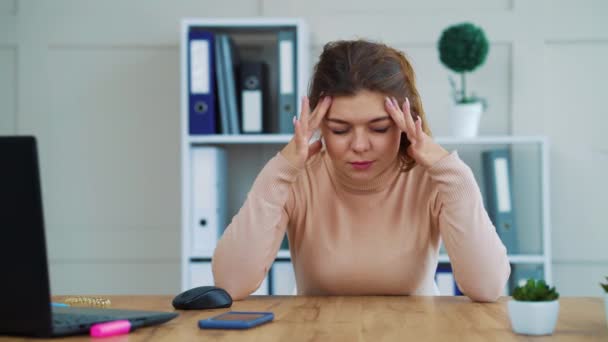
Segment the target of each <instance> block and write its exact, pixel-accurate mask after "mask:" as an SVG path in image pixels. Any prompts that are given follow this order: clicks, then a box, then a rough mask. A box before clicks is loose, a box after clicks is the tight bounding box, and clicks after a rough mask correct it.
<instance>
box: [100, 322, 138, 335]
mask: <svg viewBox="0 0 608 342" xmlns="http://www.w3.org/2000/svg"><path fill="white" fill-rule="evenodd" d="M141 326H143V322H131V321H129V320H126V319H122V320H118V321H111V322H104V323H97V324H93V325H92V326H91V331H90V332H91V336H92V337H107V336H114V335H122V334H128V333H129V332H131V331H133V330H135V329H137V328H139V327H141Z"/></svg>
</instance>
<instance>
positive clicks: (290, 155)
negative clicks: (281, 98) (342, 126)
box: [281, 96, 331, 169]
mask: <svg viewBox="0 0 608 342" xmlns="http://www.w3.org/2000/svg"><path fill="white" fill-rule="evenodd" d="M330 106H331V98H330V97H329V96H326V97H324V98H323V99H322V100H321V101H320V102H319V103H318V104H317V107H316V108H315V110H314V111H313V112H312V113H310V104H309V102H308V97H306V96H305V97H303V98H302V113H300V119H299V120H298V119H296V117H295V116H294V118H293V125H294V134H293V138H291V141H290V142H289V143H288V144H287V145H286V146H285V147H284V148H283V150H281V154H282V155H283V157H285V158H287V160H289V161H290V162H291V163H292V164H293V165H295V166H297V167H298V168H300V169H303V168H304V166H305V165H306V161H307V160H308V158H310V157H312V156H314V155H315V154H317V153H318V152H319V151H320V150H321V147H322V144H321V140H317V141H315V142H314V143H312V144H310V145H309V144H308V141H309V140H310V138H311V137H312V135H313V133H314V132H315V130H316V129H317V128H319V124H320V123H321V120H323V118H324V117H325V114H327V111H328V110H329V107H330Z"/></svg>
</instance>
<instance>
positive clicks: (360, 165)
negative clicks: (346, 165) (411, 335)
mask: <svg viewBox="0 0 608 342" xmlns="http://www.w3.org/2000/svg"><path fill="white" fill-rule="evenodd" d="M372 164H373V161H371V160H364V161H356V162H351V163H350V165H352V166H353V168H354V169H355V170H367V169H369V168H370V166H372Z"/></svg>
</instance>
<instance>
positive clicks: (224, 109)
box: [214, 34, 230, 134]
mask: <svg viewBox="0 0 608 342" xmlns="http://www.w3.org/2000/svg"><path fill="white" fill-rule="evenodd" d="M220 37H221V35H219V34H218V35H217V36H216V39H215V66H214V67H215V73H216V79H217V88H216V89H217V102H218V107H219V108H218V109H219V110H218V116H219V117H220V129H219V132H221V133H222V134H230V123H229V122H228V95H227V90H226V89H227V88H226V74H225V71H224V50H223V49H222V44H221V38H220Z"/></svg>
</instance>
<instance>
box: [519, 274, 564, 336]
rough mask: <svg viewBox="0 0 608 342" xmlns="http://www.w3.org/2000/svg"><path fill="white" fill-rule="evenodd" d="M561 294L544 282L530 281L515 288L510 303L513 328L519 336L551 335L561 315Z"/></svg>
mask: <svg viewBox="0 0 608 342" xmlns="http://www.w3.org/2000/svg"><path fill="white" fill-rule="evenodd" d="M558 298H559V293H557V291H556V290H555V287H549V286H548V285H547V284H546V283H545V281H544V280H534V279H528V281H527V282H526V284H525V285H522V286H517V287H515V290H514V292H513V299H512V300H510V301H509V302H508V308H509V319H510V320H511V327H512V328H513V331H514V332H516V333H517V334H525V335H551V334H553V330H554V329H555V324H556V323H557V315H558V313H559V301H558Z"/></svg>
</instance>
